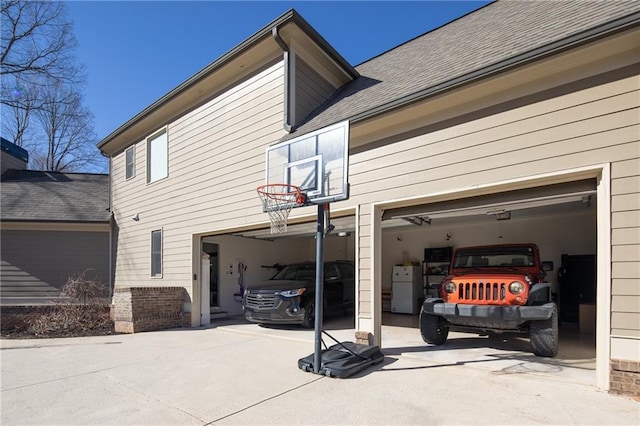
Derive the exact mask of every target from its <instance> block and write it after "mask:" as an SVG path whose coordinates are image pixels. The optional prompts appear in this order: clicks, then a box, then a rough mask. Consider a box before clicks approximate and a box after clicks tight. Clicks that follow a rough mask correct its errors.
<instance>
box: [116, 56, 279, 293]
mask: <svg viewBox="0 0 640 426" xmlns="http://www.w3.org/2000/svg"><path fill="white" fill-rule="evenodd" d="M283 83H284V71H283V66H282V63H278V64H275V65H272V66H270V67H268V68H267V69H265V70H263V71H261V72H259V73H258V74H257V75H255V76H253V77H252V78H249V79H247V80H245V81H243V82H242V83H240V84H239V85H237V86H235V87H233V88H231V89H229V90H227V91H226V92H224V93H222V94H220V95H219V96H217V97H215V98H214V99H211V100H210V101H209V102H207V103H205V104H204V105H202V106H200V107H198V108H196V109H194V110H193V111H191V112H189V113H187V114H185V115H184V116H182V117H179V118H177V119H176V120H175V121H173V122H171V123H168V126H167V132H168V137H169V176H168V178H167V179H164V180H162V181H158V182H154V183H151V184H147V183H146V182H145V179H144V176H146V172H145V170H143V169H142V168H143V167H144V166H145V165H144V163H145V158H146V152H145V151H146V147H145V144H144V143H139V142H142V141H136V142H138V143H137V145H136V159H137V163H136V168H137V173H136V177H135V178H133V179H131V180H129V181H126V182H125V181H124V180H123V179H115V181H114V185H113V198H114V199H113V204H114V214H115V220H116V223H117V224H118V228H119V236H118V246H117V250H118V251H117V265H116V277H115V282H116V286H120V287H127V286H158V285H161V286H165V285H166V286H175V285H179V286H184V287H185V288H187V290H188V291H189V292H191V282H192V277H191V261H192V259H191V244H192V241H191V238H192V235H193V234H195V233H201V232H211V231H215V230H217V229H224V228H229V227H236V226H239V225H242V224H246V223H256V222H265V221H266V220H267V217H266V215H264V213H263V212H262V209H261V205H260V202H259V200H258V198H257V195H256V192H255V189H256V187H257V186H258V185H260V184H262V183H263V181H264V161H265V149H266V147H267V146H268V145H271V144H274V143H276V142H277V141H278V140H279V139H280V138H281V137H282V136H283V135H284V129H283V113H284V105H283V99H284V98H283V93H284V86H283ZM124 158H125V156H124V153H122V154H120V155H118V156H116V157H115V158H114V161H113V169H114V170H113V176H123V175H124V169H123V167H124ZM141 177H142V178H141ZM136 213H139V215H140V221H139V222H135V221H133V220H132V219H131V217H132V216H133V215H134V214H136ZM160 228H162V229H163V274H162V275H163V276H162V278H161V279H158V278H151V276H150V274H151V272H150V271H151V253H150V250H151V231H152V230H154V229H160Z"/></svg>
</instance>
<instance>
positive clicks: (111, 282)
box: [100, 151, 115, 304]
mask: <svg viewBox="0 0 640 426" xmlns="http://www.w3.org/2000/svg"><path fill="white" fill-rule="evenodd" d="M100 154H102V156H104V157H107V159H108V160H109V178H108V179H107V182H108V185H107V187H108V189H107V190H108V191H109V192H108V194H109V196H108V198H107V199H108V202H109V206H108V207H107V210H109V298H110V299H111V301H110V302H109V304H112V303H113V293H114V291H115V288H114V276H113V272H114V267H113V261H114V258H113V226H114V223H115V216H114V214H113V199H112V197H111V179H112V178H113V162H112V159H111V156H110V155H105V153H104V152H102V151H101V152H100Z"/></svg>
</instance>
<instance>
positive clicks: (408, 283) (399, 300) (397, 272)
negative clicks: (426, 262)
mask: <svg viewBox="0 0 640 426" xmlns="http://www.w3.org/2000/svg"><path fill="white" fill-rule="evenodd" d="M421 295H422V274H421V273H420V267H419V266H394V267H393V276H392V281H391V312H395V313H398V314H417V313H418V312H420V306H418V305H419V302H420V296H421Z"/></svg>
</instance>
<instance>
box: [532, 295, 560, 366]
mask: <svg viewBox="0 0 640 426" xmlns="http://www.w3.org/2000/svg"><path fill="white" fill-rule="evenodd" d="M552 306H553V309H552V312H551V317H549V319H546V320H541V321H531V322H530V323H529V338H530V340H531V351H532V352H533V353H534V355H537V356H544V357H554V356H556V355H558V308H557V307H556V304H555V303H553V304H552Z"/></svg>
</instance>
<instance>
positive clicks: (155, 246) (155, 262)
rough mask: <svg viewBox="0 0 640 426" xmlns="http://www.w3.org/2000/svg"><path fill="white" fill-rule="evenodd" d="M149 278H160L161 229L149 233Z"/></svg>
mask: <svg viewBox="0 0 640 426" xmlns="http://www.w3.org/2000/svg"><path fill="white" fill-rule="evenodd" d="M151 276H152V277H157V278H161V277H162V229H159V230H156V231H151Z"/></svg>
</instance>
